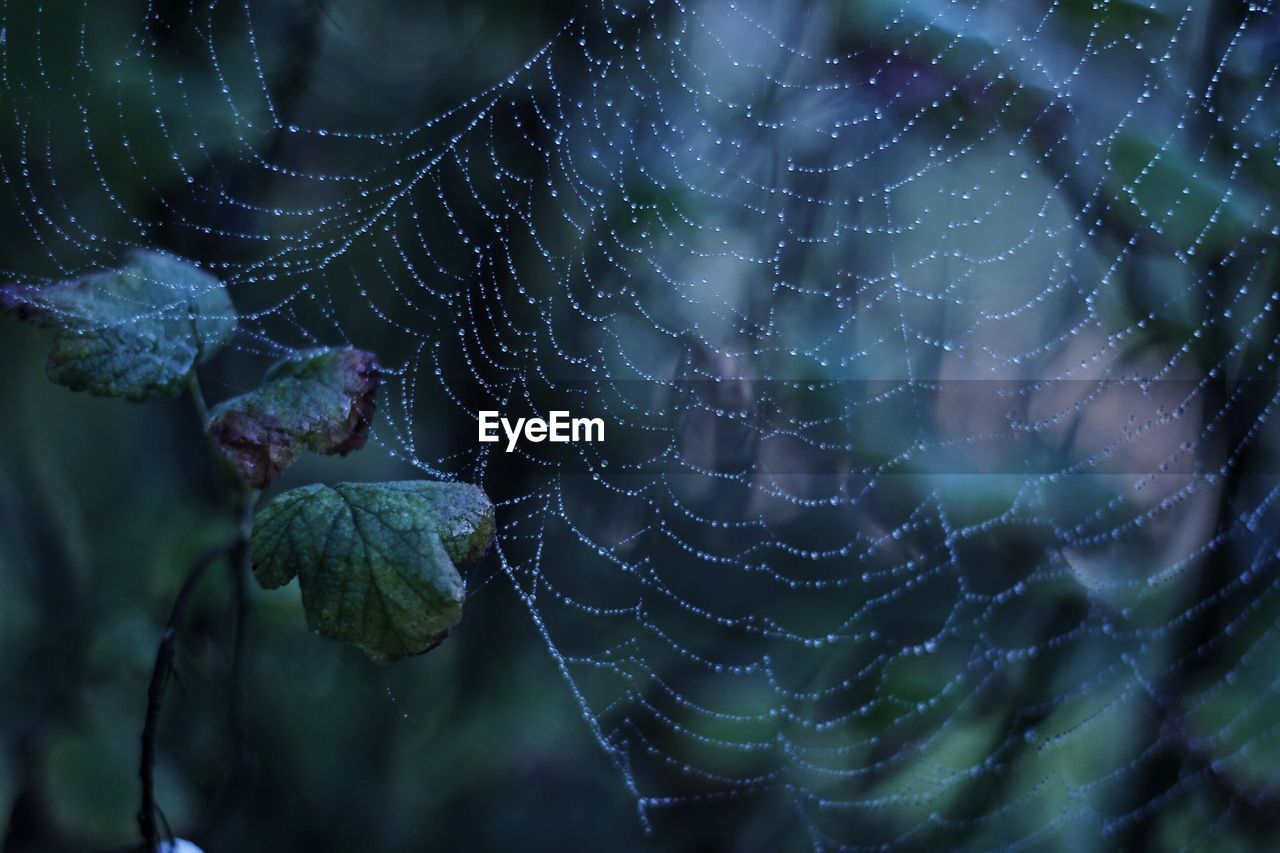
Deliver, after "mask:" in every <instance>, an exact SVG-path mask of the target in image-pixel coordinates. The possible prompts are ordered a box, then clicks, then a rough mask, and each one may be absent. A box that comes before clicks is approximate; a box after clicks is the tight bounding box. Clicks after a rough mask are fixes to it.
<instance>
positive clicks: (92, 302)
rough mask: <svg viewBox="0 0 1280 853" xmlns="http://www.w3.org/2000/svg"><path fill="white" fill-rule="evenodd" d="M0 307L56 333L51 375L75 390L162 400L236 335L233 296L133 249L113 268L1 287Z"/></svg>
mask: <svg viewBox="0 0 1280 853" xmlns="http://www.w3.org/2000/svg"><path fill="white" fill-rule="evenodd" d="M0 310H3V311H4V312H5V313H10V312H12V313H14V314H16V315H17V316H18V318H19V319H20V320H23V321H25V322H28V323H31V324H32V325H34V326H40V327H46V328H51V329H54V330H55V334H54V339H53V347H52V348H51V349H50V351H49V361H48V365H47V370H48V373H49V378H50V379H52V380H53V381H54V382H57V383H58V384H59V385H65V386H67V387H68V388H70V389H72V390H73V391H88V392H89V393H90V394H95V395H98V396H102V397H126V398H128V399H130V400H135V401H141V400H154V399H166V398H169V397H173V396H176V395H177V394H178V393H179V392H181V391H182V390H183V388H185V387H186V385H187V382H188V380H189V379H190V378H191V375H192V374H193V373H194V372H195V369H196V368H197V367H199V366H200V365H202V364H204V363H205V362H207V361H208V360H209V359H210V358H212V357H213V355H214V354H215V353H216V352H217V351H218V350H219V349H221V348H222V347H223V346H225V345H226V344H227V343H228V342H229V341H230V340H231V338H232V336H233V335H234V334H235V331H236V313H235V308H234V307H233V306H232V304H231V299H230V297H229V296H228V295H227V291H226V288H224V287H223V286H222V284H221V282H219V281H218V280H217V279H216V278H214V277H213V276H212V275H210V274H209V273H207V272H204V271H203V270H201V269H199V268H198V267H196V266H195V265H194V264H191V263H190V262H188V261H184V260H182V259H180V258H176V257H173V256H172V255H164V254H160V253H159V252H151V251H143V250H137V251H134V252H132V253H130V254H129V256H128V257H127V258H126V261H125V264H124V265H123V266H122V267H120V268H119V269H116V270H110V271H108V272H101V273H93V274H91V275H86V276H82V277H81V278H76V279H72V280H70V281H62V282H57V283H55V284H50V285H45V286H35V285H29V284H8V285H4V286H0Z"/></svg>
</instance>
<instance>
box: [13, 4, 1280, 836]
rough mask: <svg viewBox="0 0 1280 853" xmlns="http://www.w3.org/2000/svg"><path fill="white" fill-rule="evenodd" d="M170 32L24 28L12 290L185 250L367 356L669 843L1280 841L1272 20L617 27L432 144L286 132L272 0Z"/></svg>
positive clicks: (1202, 13) (750, 15) (647, 18)
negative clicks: (475, 519)
mask: <svg viewBox="0 0 1280 853" xmlns="http://www.w3.org/2000/svg"><path fill="white" fill-rule="evenodd" d="M68 5H69V4H68ZM137 11H138V14H137V15H136V16H135V17H132V18H127V20H126V22H125V24H122V25H121V28H120V30H119V32H105V33H99V32H89V31H88V30H87V29H86V27H85V25H84V24H83V23H82V22H81V19H80V18H78V17H77V16H76V15H73V14H69V13H68V10H67V9H63V8H61V7H59V8H56V9H55V7H54V5H53V4H46V3H34V4H23V3H16V2H6V3H3V4H0V15H3V18H2V19H0V34H3V48H4V49H3V53H0V61H2V64H0V79H2V80H3V91H4V93H5V97H4V100H3V106H2V109H3V111H4V113H5V114H6V117H7V119H8V120H10V121H11V122H13V123H14V126H15V128H16V129H17V134H16V136H17V138H18V139H20V140H21V146H20V148H19V149H18V150H6V151H4V152H3V158H2V159H0V169H2V170H3V175H4V181H5V187H6V190H7V192H8V197H9V202H8V204H9V206H10V207H11V212H12V213H13V215H15V216H17V217H20V219H19V221H20V222H21V223H22V227H21V228H20V229H19V230H20V232H21V233H20V234H19V235H17V236H16V237H15V239H16V240H18V239H20V240H21V241H24V242H23V245H24V246H26V247H27V248H26V252H27V254H26V255H23V256H22V257H26V258H29V259H31V260H30V265H29V266H27V267H26V268H24V269H19V270H13V271H10V272H9V273H8V276H9V277H10V278H15V279H19V280H27V281H35V282H38V281H44V280H51V279H54V278H60V277H67V276H71V275H76V274H79V273H83V272H85V271H88V270H92V269H98V268H102V267H106V266H110V265H112V264H114V263H115V262H116V261H117V260H118V258H119V257H120V254H121V253H122V251H123V250H124V249H125V248H126V247H128V246H134V245H149V246H154V245H157V244H161V245H165V246H169V247H173V248H174V249H175V250H179V251H182V252H183V253H184V254H187V255H190V256H193V257H198V258H201V259H203V260H204V261H205V262H206V264H207V265H208V266H209V267H210V268H211V269H212V270H213V271H214V272H216V273H218V274H219V275H220V276H221V277H222V278H223V279H224V280H226V281H227V282H229V284H230V286H231V288H232V292H233V295H234V297H235V299H236V301H237V304H238V305H239V306H240V307H241V309H242V312H243V314H244V315H245V317H246V320H245V322H244V327H245V331H244V332H243V333H242V336H241V340H240V342H239V344H238V348H239V349H240V350H241V351H242V352H243V353H246V354H250V355H254V354H257V355H269V354H274V353H278V352H281V351H287V350H289V349H291V348H294V347H299V346H306V345H309V344H312V343H316V342H326V343H332V342H335V341H345V340H351V341H352V342H354V343H356V344H358V345H361V346H367V347H370V348H373V349H376V350H377V351H378V352H379V355H380V357H381V359H382V361H383V362H384V364H386V365H387V367H388V369H389V373H390V387H389V388H388V396H387V398H386V399H388V400H390V403H389V405H384V413H385V415H386V417H385V419H384V420H383V422H382V423H380V425H379V428H378V430H377V434H376V437H377V440H378V441H379V442H380V443H381V444H382V445H383V446H384V447H386V448H387V449H388V450H389V451H391V452H392V453H393V454H395V455H396V456H398V457H399V458H401V459H404V460H407V461H409V462H411V463H413V464H414V465H416V466H418V467H419V468H420V469H421V470H422V471H423V472H424V474H427V475H431V476H436V477H459V478H464V479H469V480H472V481H475V482H479V483H481V484H482V485H484V486H485V488H486V489H487V490H488V491H489V493H490V494H491V495H492V496H494V497H495V498H496V499H497V501H498V503H499V512H500V535H499V540H498V546H497V562H498V565H499V567H500V568H499V570H498V573H497V575H496V576H494V577H487V576H481V575H473V576H472V577H471V578H469V585H470V586H471V589H472V593H473V594H476V593H477V592H479V591H481V590H482V589H483V588H484V586H485V585H486V583H488V582H490V581H491V580H494V578H497V579H505V582H509V583H510V584H512V585H513V586H514V588H515V589H516V590H517V592H518V593H519V595H520V597H521V599H522V601H523V602H524V603H525V605H526V606H527V609H528V613H529V615H530V617H531V618H532V620H533V622H534V624H535V626H536V628H537V630H538V632H539V633H540V635H541V636H542V638H543V640H544V641H545V643H546V646H547V649H548V650H549V652H550V654H551V655H552V657H553V658H554V660H555V662H556V664H557V665H558V667H559V669H560V671H561V672H562V674H563V676H564V678H565V681H566V683H567V685H568V687H569V689H570V690H571V691H572V692H573V695H574V696H575V698H576V699H577V701H578V702H579V703H580V705H581V708H582V712H583V716H584V719H585V720H586V722H587V724H588V726H589V728H590V732H591V734H592V735H593V736H594V737H595V738H596V740H597V741H598V742H599V744H600V746H601V748H602V749H603V750H604V751H605V753H606V754H607V755H608V756H609V757H610V759H611V760H612V761H613V762H614V763H615V764H616V766H617V768H618V770H619V771H620V775H621V778H622V780H623V782H624V784H625V785H626V786H627V788H628V789H629V790H630V791H631V792H632V794H633V795H634V797H635V799H636V802H637V805H638V811H639V815H640V818H641V820H642V821H643V822H644V824H645V826H646V827H648V828H650V829H652V830H653V831H655V832H656V833H658V835H659V837H662V832H663V831H664V828H666V827H669V826H671V825H673V824H674V823H676V822H683V821H687V820H688V819H689V818H690V817H694V818H695V819H696V820H697V821H699V822H700V823H699V824H698V825H699V826H701V827H702V830H701V831H702V832H704V833H705V834H706V836H707V837H708V838H711V839H718V840H719V843H725V841H724V839H727V838H730V837H737V838H750V839H752V843H753V844H757V845H760V846H764V847H768V848H777V849H790V848H792V847H806V846H807V847H812V848H815V849H836V848H844V847H851V848H860V847H880V846H882V845H886V844H890V845H892V844H897V845H903V846H912V847H914V846H920V845H925V844H929V845H948V846H953V845H957V844H963V845H967V846H995V845H1004V844H1012V845H1018V846H1040V845H1047V846H1059V845H1068V844H1070V845H1072V846H1079V845H1082V844H1090V845H1094V844H1099V843H1107V844H1126V845H1130V846H1132V845H1133V844H1134V843H1136V840H1137V839H1139V838H1140V837H1142V836H1141V834H1142V833H1153V834H1152V835H1151V836H1150V837H1152V838H1157V839H1159V840H1160V842H1161V843H1163V844H1166V845H1168V846H1192V847H1195V846H1201V847H1203V846H1215V845H1216V843H1217V840H1218V839H1220V838H1222V837H1226V836H1238V834H1239V833H1256V832H1261V831H1264V830H1266V829H1268V828H1269V827H1270V826H1272V825H1273V824H1274V821H1275V819H1276V816H1277V814H1278V812H1277V797H1278V796H1280V792H1277V791H1276V789H1275V781H1274V780H1275V779H1276V778H1277V776H1276V759H1277V758H1278V757H1280V756H1278V755H1277V752H1276V749H1277V734H1278V733H1280V729H1278V728H1277V725H1276V724H1275V722H1274V719H1273V718H1271V717H1270V716H1269V715H1268V714H1267V708H1268V706H1269V705H1270V704H1271V703H1272V702H1273V701H1274V699H1275V695H1276V692H1277V685H1278V684H1280V671H1277V669H1276V663H1275V661H1276V660H1277V659H1278V658H1277V656H1276V654H1275V650H1276V641H1277V637H1276V628H1275V625H1276V619H1277V615H1278V613H1277V600H1276V599H1277V595H1276V591H1277V586H1278V584H1280V574H1277V572H1276V562H1277V555H1278V553H1280V552H1278V551H1277V548H1278V547H1280V543H1278V542H1277V537H1276V535H1275V533H1274V528H1275V519H1276V513H1275V509H1274V504H1275V502H1276V499H1277V496H1278V495H1280V492H1278V491H1277V488H1276V487H1275V486H1274V485H1273V482H1274V477H1273V476H1269V475H1270V474H1271V473H1273V471H1274V469H1273V468H1272V466H1271V459H1272V451H1271V445H1272V441H1273V432H1274V431H1273V429H1272V427H1271V424H1270V415H1271V413H1272V410H1273V407H1274V406H1275V403H1276V390H1277V389H1276V387H1275V385H1274V382H1273V372H1274V362H1275V358H1276V351H1277V328H1276V322H1275V317H1274V314H1275V312H1274V307H1273V306H1274V304H1275V302H1276V299H1277V289H1276V274H1277V273H1276V262H1275V259H1274V245H1275V242H1276V238H1277V236H1280V220H1278V218H1277V215H1276V210H1275V207H1274V202H1273V199H1274V198H1275V197H1276V187H1277V185H1278V178H1280V173H1278V172H1277V167H1278V166H1280V161H1278V160H1277V151H1278V150H1280V149H1278V148H1277V141H1278V140H1277V131H1276V128H1277V126H1280V122H1278V121H1277V119H1280V115H1278V109H1280V103H1278V99H1277V97H1276V86H1275V78H1276V74H1277V70H1278V66H1277V55H1278V52H1277V44H1278V43H1280V24H1278V22H1277V19H1276V13H1275V10H1274V8H1273V3H1271V2H1265V3H1250V4H1228V3H1211V4H1186V5H1178V4H1174V3H1167V2H1152V3H1149V4H1146V3H1130V2H1124V0H1099V2H1093V3H1087V2H1077V0H1070V2H1067V0H1054V2H1026V3H1016V4H988V3H977V2H965V0H919V2H908V3H902V4H901V5H898V4H896V3H892V2H887V0H886V2H871V3H866V4H842V3H837V2H834V0H832V2H809V3H781V2H775V3H767V2H754V0H752V1H751V2H748V0H742V1H741V2H726V0H706V2H695V0H687V1H686V0H651V2H636V3H627V4H612V3H602V4H600V5H598V6H595V5H585V6H583V7H582V8H581V9H580V10H579V11H578V12H577V14H575V15H573V16H571V17H569V18H568V20H566V21H565V22H564V23H563V26H562V28H561V29H560V30H559V31H558V32H557V33H556V34H555V35H554V37H553V38H551V40H550V41H549V42H548V43H546V44H545V45H544V46H543V47H542V48H541V49H539V50H537V51H536V52H535V53H533V55H532V56H530V58H529V59H528V61H527V62H525V63H524V64H523V65H522V66H521V67H519V68H516V69H515V70H514V72H513V73H511V75H510V76H509V77H507V78H506V79H504V80H501V81H500V82H498V83H497V84H496V85H493V86H491V87H489V88H487V89H486V88H483V87H479V89H480V90H479V91H478V93H477V94H475V95H474V96H473V97H471V98H470V99H468V100H466V101H464V102H462V103H459V104H457V105H456V106H454V107H453V108H451V109H448V110H446V111H443V112H435V111H433V115H434V117H432V118H430V119H429V120H419V119H417V118H414V119H413V120H411V121H410V122H408V123H407V126H406V127H405V128H403V129H398V130H385V129H377V130H369V129H361V128H360V127H353V126H351V125H350V123H349V122H347V121H346V120H345V119H342V118H341V117H339V118H336V119H334V121H333V122H331V123H326V124H323V125H321V124H314V123H307V124H299V123H295V122H294V121H293V120H291V119H290V118H289V117H288V116H287V114H286V112H285V110H284V108H283V107H281V106H280V96H279V94H278V90H279V89H280V88H281V86H282V85H283V84H281V83H280V78H281V77H283V76H285V75H284V74H283V72H279V71H278V70H277V69H278V68H283V67H285V66H286V65H287V64H288V62H287V58H286V57H285V56H284V55H283V54H284V50H285V49H284V48H281V47H277V46H276V45H277V44H278V43H283V39H284V34H283V33H281V32H279V31H275V30H273V31H272V32H270V33H267V34H265V35H264V33H263V32H261V31H259V30H258V29H256V27H258V26H260V18H261V17H263V16H262V15H261V14H260V10H259V9H258V8H257V7H256V6H255V5H253V4H250V3H247V2H245V3H235V2H217V0H209V2H192V3H191V4H189V5H182V4H177V5H175V6H174V8H168V7H166V8H163V9H162V8H160V7H158V6H156V5H153V4H151V3H148V4H147V6H146V7H145V8H141V9H138V10H137ZM175 45H177V48H175ZM175 50H179V53H175V52H174V51H175ZM175 185H176V186H178V187H180V188H181V189H180V190H178V191H174V190H173V189H172V187H173V186H175ZM17 256H18V255H16V254H15V257H17ZM37 269H38V270H42V272H41V273H39V274H37V273H36V272H33V270H37ZM486 409H496V410H498V411H501V412H502V413H503V414H504V415H506V416H508V417H512V418H514V417H527V416H531V415H543V416H545V415H546V414H547V413H548V412H549V411H551V410H554V409H567V410H570V411H572V412H573V413H574V414H575V415H583V416H600V417H603V418H604V419H605V422H606V425H607V426H606V440H605V442H604V443H602V444H578V445H568V446H565V445H557V446H552V445H548V444H529V443H525V444H523V445H521V446H520V447H519V448H518V450H517V451H516V452H515V453H512V454H507V453H504V452H503V451H502V450H501V449H495V448H497V447H498V446H497V445H482V444H479V443H478V442H477V441H476V440H475V435H476V418H477V412H478V411H480V410H486Z"/></svg>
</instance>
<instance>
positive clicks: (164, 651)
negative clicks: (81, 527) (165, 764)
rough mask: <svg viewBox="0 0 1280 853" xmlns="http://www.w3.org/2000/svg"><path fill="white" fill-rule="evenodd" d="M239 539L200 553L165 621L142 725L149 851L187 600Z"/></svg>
mask: <svg viewBox="0 0 1280 853" xmlns="http://www.w3.org/2000/svg"><path fill="white" fill-rule="evenodd" d="M237 545H238V543H237V542H231V543H228V544H223V545H219V546H217V547H215V548H210V549H209V550H208V551H206V552H205V553H204V554H202V555H201V556H200V559H199V560H197V561H196V564H195V566H194V567H193V568H192V569H191V572H190V573H189V574H188V575H187V579H186V580H185V581H184V582H183V584H182V589H181V590H179V591H178V598H177V600H175V601H174V603H173V610H172V612H171V613H170V614H169V622H168V624H166V625H165V629H164V634H163V635H162V637H161V640H160V648H159V649H158V650H157V651H156V664H155V668H154V669H152V671H151V684H150V685H149V686H148V687H147V718H146V722H145V723H144V724H143V727H142V765H141V767H140V768H139V775H140V776H141V777H142V808H141V809H139V810H138V829H139V830H141V832H142V841H143V843H144V844H145V845H146V850H147V851H148V853H150V851H154V850H155V849H156V847H157V845H158V844H159V841H160V837H159V833H158V831H157V828H156V811H157V809H156V796H155V778H154V772H153V771H154V769H155V763H156V733H157V730H158V728H159V723H160V707H161V704H162V702H163V701H164V692H165V688H167V687H168V686H169V677H170V675H171V674H172V671H173V656H174V653H175V652H176V650H177V639H178V631H179V630H180V629H181V627H182V619H183V617H184V616H186V612H187V604H188V602H189V601H190V600H191V594H192V593H193V592H195V588H196V586H197V584H198V583H199V582H200V578H201V577H202V576H203V575H204V572H205V569H207V568H208V567H209V566H210V565H212V564H213V563H214V562H216V561H217V560H218V559H219V558H221V557H223V556H226V555H227V554H229V553H231V552H232V551H233V550H234V549H235V548H236V547H237Z"/></svg>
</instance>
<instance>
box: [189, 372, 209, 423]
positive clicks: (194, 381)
mask: <svg viewBox="0 0 1280 853" xmlns="http://www.w3.org/2000/svg"><path fill="white" fill-rule="evenodd" d="M187 389H188V390H189V391H190V392H191V401H192V402H193V403H195V405H196V414H197V415H199V416H200V431H201V432H203V431H204V428H205V425H206V424H208V423H209V407H208V406H207V405H205V402H204V390H203V389H202V388H201V387H200V377H199V376H196V375H195V374H194V373H192V374H191V381H190V382H189V383H188V385H187Z"/></svg>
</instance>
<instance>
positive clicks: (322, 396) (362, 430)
mask: <svg viewBox="0 0 1280 853" xmlns="http://www.w3.org/2000/svg"><path fill="white" fill-rule="evenodd" d="M378 379H379V371H378V363H377V361H376V360H375V359H374V357H373V354H372V353H368V352H365V351H364V350H358V349H351V348H350V347H346V348H339V349H313V350H305V351H303V352H300V353H298V354H296V355H293V356H290V357H289V358H286V359H284V360H283V361H280V362H277V363H276V364H275V365H274V366H272V368H271V369H270V370H268V371H267V375H266V379H265V380H264V382H263V384H262V386H261V387H260V388H258V389H257V390H254V391H250V392H249V393H248V394H243V395H241V396H239V397H235V398H233V399H231V400H228V401H226V402H225V403H223V404H221V405H220V406H218V407H217V408H215V409H214V410H213V414H212V416H211V417H210V419H209V424H208V432H209V437H210V438H212V439H213V442H214V444H216V445H217V446H218V447H219V448H221V449H222V452H223V453H224V454H225V455H226V457H227V459H229V460H230V462H231V465H232V467H233V468H235V470H236V472H237V473H238V474H239V475H240V476H241V477H242V478H243V479H244V480H245V482H247V483H249V484H250V485H251V486H253V487H254V488H256V489H264V488H266V487H267V486H268V485H269V484H270V483H271V482H272V481H273V480H275V478H276V477H278V476H280V474H281V472H283V471H284V469H286V468H288V467H289V466H290V465H292V464H293V462H294V460H296V459H297V458H298V457H299V456H300V455H301V454H302V451H303V450H305V449H310V450H312V451H314V452H316V453H325V454H333V453H337V454H341V455H343V456H345V455H346V454H348V453H350V452H351V451H353V450H359V449H360V448H361V447H364V445H365V442H366V441H367V440H368V439H369V424H370V422H371V421H372V420H373V409H374V397H375V395H376V393H377V390H378Z"/></svg>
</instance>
